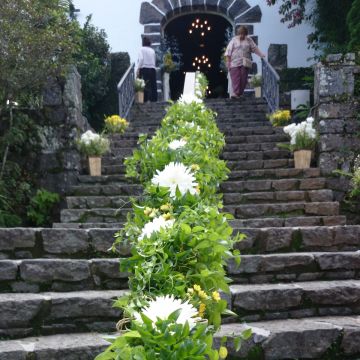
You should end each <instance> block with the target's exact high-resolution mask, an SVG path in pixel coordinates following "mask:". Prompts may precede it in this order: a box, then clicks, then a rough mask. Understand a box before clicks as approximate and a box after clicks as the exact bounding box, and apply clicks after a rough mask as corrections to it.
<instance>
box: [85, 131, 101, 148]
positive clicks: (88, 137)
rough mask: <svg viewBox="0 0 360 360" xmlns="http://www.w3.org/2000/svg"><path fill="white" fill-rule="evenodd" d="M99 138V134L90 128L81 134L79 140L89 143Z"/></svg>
mask: <svg viewBox="0 0 360 360" xmlns="http://www.w3.org/2000/svg"><path fill="white" fill-rule="evenodd" d="M99 139H100V135H99V134H96V133H94V132H92V131H91V130H88V131H86V132H85V133H84V134H82V135H81V138H80V141H81V142H83V143H84V144H85V145H89V144H90V143H91V142H92V141H98V140H99Z"/></svg>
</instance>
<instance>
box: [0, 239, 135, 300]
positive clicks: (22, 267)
mask: <svg viewBox="0 0 360 360" xmlns="http://www.w3.org/2000/svg"><path fill="white" fill-rule="evenodd" d="M59 247H60V245H59V246H58V249H59ZM126 253H127V254H129V253H130V250H129V249H126ZM112 256H114V255H112ZM0 269H1V270H2V273H1V277H0V292H2V293H8V292H18V293H38V292H44V291H60V292H62V291H69V292H73V291H83V290H107V289H113V290H118V289H126V288H127V287H128V285H127V282H128V274H127V273H121V272H120V271H119V260H118V259H92V260H86V259H85V260H80V259H31V260H0ZM0 298H1V296H0Z"/></svg>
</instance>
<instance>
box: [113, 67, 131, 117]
mask: <svg viewBox="0 0 360 360" xmlns="http://www.w3.org/2000/svg"><path fill="white" fill-rule="evenodd" d="M134 81H135V64H131V65H130V67H129V68H128V69H127V71H126V73H125V74H124V76H123V77H122V79H121V80H120V82H119V84H118V86H117V90H118V95H119V115H120V116H121V117H123V118H127V117H128V115H129V112H130V109H131V106H132V104H133V102H134V100H135V88H134Z"/></svg>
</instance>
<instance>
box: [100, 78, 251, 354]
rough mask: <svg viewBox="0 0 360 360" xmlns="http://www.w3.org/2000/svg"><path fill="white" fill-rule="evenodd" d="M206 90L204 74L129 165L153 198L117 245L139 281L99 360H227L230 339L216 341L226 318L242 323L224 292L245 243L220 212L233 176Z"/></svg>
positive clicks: (139, 208)
mask: <svg viewBox="0 0 360 360" xmlns="http://www.w3.org/2000/svg"><path fill="white" fill-rule="evenodd" d="M206 86H207V80H206V78H205V77H204V76H203V75H201V74H197V86H196V96H194V95H183V96H182V98H181V99H180V100H179V101H178V102H177V103H175V104H172V106H170V107H169V108H168V110H167V115H166V116H165V118H164V119H163V121H162V126H161V128H160V129H159V130H158V131H157V132H156V133H155V135H154V136H153V137H152V138H151V139H148V138H147V136H146V135H143V136H140V140H139V144H140V146H139V149H137V150H135V151H134V153H133V156H132V157H131V158H128V159H127V160H126V165H127V175H128V176H129V177H132V178H136V179H139V180H140V182H141V183H142V184H143V185H144V188H145V191H144V195H143V197H142V198H141V200H140V201H139V202H137V203H136V202H134V205H133V208H134V212H133V213H132V214H129V215H128V221H127V223H126V225H125V227H124V229H122V230H121V231H120V232H119V233H118V234H117V235H116V241H115V244H114V249H115V250H116V249H118V248H119V247H123V246H124V245H130V246H131V249H132V250H131V257H129V258H124V259H121V265H120V268H121V271H126V272H128V273H129V274H130V278H129V287H130V293H129V295H127V296H125V297H123V298H121V299H119V300H118V301H117V302H116V304H115V306H117V307H120V308H122V309H123V311H124V319H123V320H122V321H120V322H119V324H118V325H119V328H120V329H119V330H121V332H122V334H121V336H119V337H118V338H116V339H115V340H114V339H113V340H112V345H111V346H110V347H109V348H108V349H107V350H106V351H105V352H104V353H103V354H101V355H99V356H98V358H97V360H108V359H118V360H128V359H129V360H130V359H144V360H145V359H152V360H153V359H162V360H163V359H172V360H184V359H192V360H194V359H199V360H200V359H225V358H226V357H227V349H226V347H225V346H224V344H225V342H226V341H227V340H226V338H225V337H224V338H223V339H222V340H221V344H220V348H219V349H214V348H213V337H214V334H215V332H216V331H217V330H218V329H219V327H220V325H221V316H222V315H223V314H225V315H234V314H233V313H232V312H231V311H230V310H228V309H227V302H226V300H224V299H221V297H220V294H219V292H218V291H223V292H224V293H229V283H230V279H228V278H227V277H226V273H225V269H224V266H225V265H226V263H227V261H228V260H229V259H230V258H235V259H236V261H237V263H240V256H239V252H238V251H236V250H233V247H234V244H235V243H236V242H237V241H240V240H241V239H242V238H243V236H242V235H238V236H236V237H234V238H232V237H231V234H232V228H231V227H230V225H229V224H228V222H227V220H228V219H231V216H230V215H228V214H224V213H220V212H219V209H221V208H222V201H221V195H219V194H218V193H217V191H218V188H219V185H220V183H221V182H223V181H224V180H226V178H227V174H228V172H229V170H228V168H227V167H226V163H225V162H224V161H223V160H220V159H219V155H220V153H221V151H222V149H223V147H224V145H225V140H224V136H223V134H222V133H221V132H220V131H219V129H218V128H217V125H216V123H215V116H216V114H215V113H214V112H213V111H211V110H210V109H207V108H206V107H205V106H204V104H203V101H202V98H203V97H204V94H205V90H206ZM175 304H177V306H175ZM171 308H172V310H169V309H171ZM194 310H195V314H196V316H197V318H196V319H194ZM166 311H168V313H167V315H166V316H165V315H164V314H165V313H166ZM170 312H171V314H170ZM186 314H188V317H187V318H186ZM190 314H192V315H190ZM190 316H191V318H190ZM185 318H186V321H185V320H184V319H185ZM195 320H196V321H195ZM194 322H195V325H194V324H193V323H194ZM125 324H130V325H128V328H127V329H125V330H123V327H124V325H125ZM250 334H251V331H250V330H248V331H246V332H244V333H243V334H241V335H240V336H239V337H238V338H237V339H236V341H235V342H236V344H235V347H237V346H238V345H239V344H240V340H241V339H245V338H248V337H249V336H250Z"/></svg>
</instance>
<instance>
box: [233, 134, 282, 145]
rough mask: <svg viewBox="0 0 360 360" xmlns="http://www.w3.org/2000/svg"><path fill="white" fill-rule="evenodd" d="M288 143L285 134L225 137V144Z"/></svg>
mask: <svg viewBox="0 0 360 360" xmlns="http://www.w3.org/2000/svg"><path fill="white" fill-rule="evenodd" d="M281 142H289V138H288V137H287V135H286V134H275V135H239V136H234V135H228V136H227V137H226V143H227V144H241V143H248V144H263V143H275V144H276V143H281Z"/></svg>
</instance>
